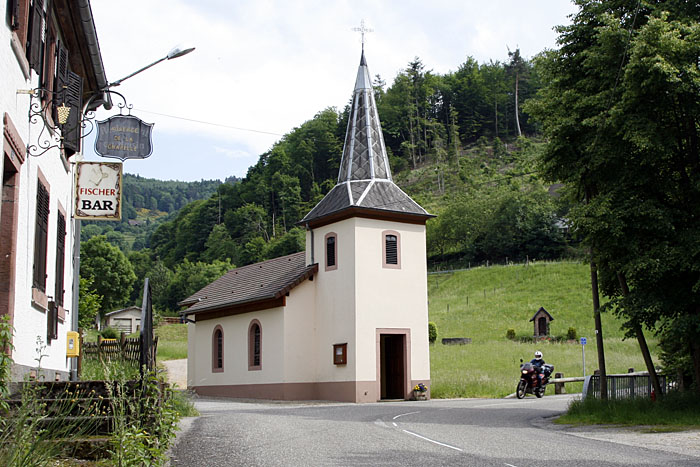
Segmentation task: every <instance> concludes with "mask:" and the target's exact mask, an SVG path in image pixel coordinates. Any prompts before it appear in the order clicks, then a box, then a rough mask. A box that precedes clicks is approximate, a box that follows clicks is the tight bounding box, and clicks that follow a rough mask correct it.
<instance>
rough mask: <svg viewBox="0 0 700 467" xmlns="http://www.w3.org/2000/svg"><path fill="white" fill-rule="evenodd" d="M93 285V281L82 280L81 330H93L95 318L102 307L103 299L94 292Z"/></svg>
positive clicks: (79, 318)
mask: <svg viewBox="0 0 700 467" xmlns="http://www.w3.org/2000/svg"><path fill="white" fill-rule="evenodd" d="M92 283H93V280H92V279H85V278H83V277H81V278H80V301H79V303H78V326H79V327H80V328H81V329H92V328H93V327H95V317H96V316H97V313H99V311H100V308H101V307H102V297H101V296H100V295H98V294H97V293H95V292H94V291H93V289H92Z"/></svg>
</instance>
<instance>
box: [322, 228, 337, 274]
mask: <svg viewBox="0 0 700 467" xmlns="http://www.w3.org/2000/svg"><path fill="white" fill-rule="evenodd" d="M331 238H332V239H333V260H334V261H333V264H328V260H329V258H328V241H329V240H330V239H331ZM323 251H324V254H325V257H326V261H325V264H326V269H325V270H326V271H335V270H336V269H338V234H336V233H335V232H328V233H327V234H326V236H325V237H323Z"/></svg>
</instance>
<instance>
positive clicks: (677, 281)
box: [528, 0, 700, 391]
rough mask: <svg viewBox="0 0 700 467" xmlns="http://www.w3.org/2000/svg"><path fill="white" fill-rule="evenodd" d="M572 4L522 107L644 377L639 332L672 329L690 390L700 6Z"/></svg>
mask: <svg viewBox="0 0 700 467" xmlns="http://www.w3.org/2000/svg"><path fill="white" fill-rule="evenodd" d="M576 4H577V5H578V6H579V12H578V13H577V14H575V15H574V17H573V22H572V24H571V25H570V26H566V27H560V28H559V29H558V31H559V43H560V45H561V48H560V49H559V50H558V51H553V52H549V53H547V54H546V55H545V56H544V57H543V58H542V64H543V65H544V66H543V67H542V70H543V71H544V73H545V77H544V80H543V81H544V82H546V83H547V84H546V85H545V87H544V88H543V89H542V91H541V92H540V93H539V95H538V98H537V99H536V100H535V101H533V102H531V104H530V106H529V107H528V108H529V110H530V111H531V113H532V114H534V115H536V116H537V117H538V118H539V119H540V120H541V121H542V122H543V124H544V129H545V134H546V136H547V137H548V139H549V144H548V146H547V149H546V151H545V154H544V157H543V159H542V167H543V169H544V171H545V173H546V174H547V175H548V176H549V177H550V178H551V179H553V180H558V181H562V182H564V183H566V184H567V185H569V186H570V187H572V188H575V189H577V190H578V193H579V195H580V196H579V201H583V200H584V199H585V200H587V202H585V203H584V202H581V203H580V204H579V205H578V206H577V207H576V208H575V209H574V210H572V213H571V217H572V219H573V220H574V223H575V226H576V229H577V230H578V231H579V232H581V233H582V234H583V236H584V237H585V241H586V243H587V244H588V245H589V246H590V247H591V248H592V249H593V259H594V260H595V262H596V263H597V265H598V268H599V270H600V273H601V274H600V282H601V290H602V291H603V292H604V293H605V295H607V296H608V297H610V299H611V300H610V301H609V304H608V308H612V309H614V310H616V312H617V313H618V314H620V316H622V317H623V318H625V321H626V324H627V327H628V335H630V336H631V337H637V338H638V340H639V343H640V349H641V350H642V352H643V353H644V356H645V362H646V363H647V368H648V369H649V371H650V373H652V374H654V366H653V364H652V363H651V358H650V356H649V355H648V352H647V350H645V348H646V344H645V341H644V334H643V332H641V327H642V326H645V327H647V328H648V329H652V330H656V331H661V332H663V331H664V330H668V329H675V330H676V331H679V333H680V334H681V335H683V336H684V341H685V342H688V347H687V348H686V349H685V351H686V352H687V353H688V355H689V357H691V359H692V361H693V369H692V372H693V375H694V379H695V384H696V387H697V388H698V391H700V296H698V293H697V289H698V284H700V267H699V266H698V264H700V246H699V243H700V242H698V241H697V232H698V231H700V216H698V215H697V206H698V203H699V202H700V153H699V150H698V146H699V145H698V141H700V93H698V89H700V72H699V71H698V63H699V62H700V40H699V39H700V26H699V25H698V24H699V22H700V5H698V4H697V3H695V2H685V1H682V0H677V1H667V2H651V1H649V2H647V1H638V0H628V1H625V0H616V1H601V0H577V1H576ZM691 342H695V343H696V344H690V343H691ZM655 386H656V383H655ZM657 387H658V386H657Z"/></svg>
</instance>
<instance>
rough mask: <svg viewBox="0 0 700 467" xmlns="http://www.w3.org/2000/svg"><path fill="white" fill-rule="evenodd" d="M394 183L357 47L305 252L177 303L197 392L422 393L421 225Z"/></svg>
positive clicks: (380, 396)
mask: <svg viewBox="0 0 700 467" xmlns="http://www.w3.org/2000/svg"><path fill="white" fill-rule="evenodd" d="M430 217H432V216H431V215H430V214H428V213H427V212H426V211H425V210H424V209H423V208H422V207H421V206H419V205H418V204H417V203H416V202H415V201H413V200H412V199H411V198H410V197H409V196H408V195H407V194H406V193H404V192H403V191H402V190H401V189H400V188H399V187H398V186H397V185H395V184H394V182H393V181H392V177H391V170H390V167H389V160H388V157H387V153H386V148H385V146H384V138H383V136H382V130H381V125H380V123H379V115H378V114H377V107H376V103H375V101H374V94H373V90H372V84H371V79H370V74H369V71H368V69H367V62H366V60H365V55H364V51H363V53H362V57H361V59H360V66H359V69H358V72H357V80H356V83H355V90H354V94H353V100H352V108H351V112H350V118H349V121H348V128H347V134H346V137H345V145H344V148H343V156H342V160H341V164H340V171H339V174H338V183H337V185H336V186H335V187H334V188H333V189H332V190H331V191H330V192H329V193H328V194H327V195H326V196H325V197H324V198H323V199H322V200H321V201H320V202H319V203H318V204H317V205H316V206H315V207H314V208H313V209H312V210H311V211H310V212H309V213H308V214H307V215H306V216H305V217H304V218H303V219H302V220H301V221H300V224H302V225H304V226H305V227H306V251H304V252H300V253H295V254H292V255H288V256H283V257H280V258H275V259H271V260H268V261H264V262H261V263H257V264H251V265H248V266H244V267H241V268H237V269H233V270H231V271H229V272H228V273H227V274H225V275H224V276H222V277H221V278H219V279H218V280H216V281H214V282H212V283H211V284H209V285H207V286H206V287H204V288H203V289H202V290H200V291H198V292H197V293H195V294H193V295H192V296H190V297H188V298H187V299H185V300H183V301H182V302H181V303H180V304H181V305H183V306H186V307H187V308H186V309H185V310H184V311H183V312H182V313H183V315H184V316H185V317H186V318H187V319H188V322H189V323H190V324H189V325H188V367H187V372H188V376H187V385H188V388H189V389H191V390H194V391H195V392H197V393H198V394H201V395H209V396H224V397H245V398H260V399H282V400H336V401H348V402H375V401H379V400H386V399H408V398H409V397H410V396H411V393H412V389H413V387H414V386H415V385H416V384H418V383H423V384H425V385H426V386H427V387H428V388H430V358H429V346H428V293H427V266H426V246H425V223H426V221H427V220H428V219H429V218H430Z"/></svg>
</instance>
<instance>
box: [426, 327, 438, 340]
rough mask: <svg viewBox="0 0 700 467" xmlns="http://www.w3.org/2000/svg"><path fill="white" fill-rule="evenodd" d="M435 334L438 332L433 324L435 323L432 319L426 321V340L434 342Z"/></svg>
mask: <svg viewBox="0 0 700 467" xmlns="http://www.w3.org/2000/svg"><path fill="white" fill-rule="evenodd" d="M437 336H438V333H437V326H436V325H435V323H433V322H432V321H430V322H429V323H428V341H429V342H430V343H431V344H434V343H435V341H436V340H437Z"/></svg>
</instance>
